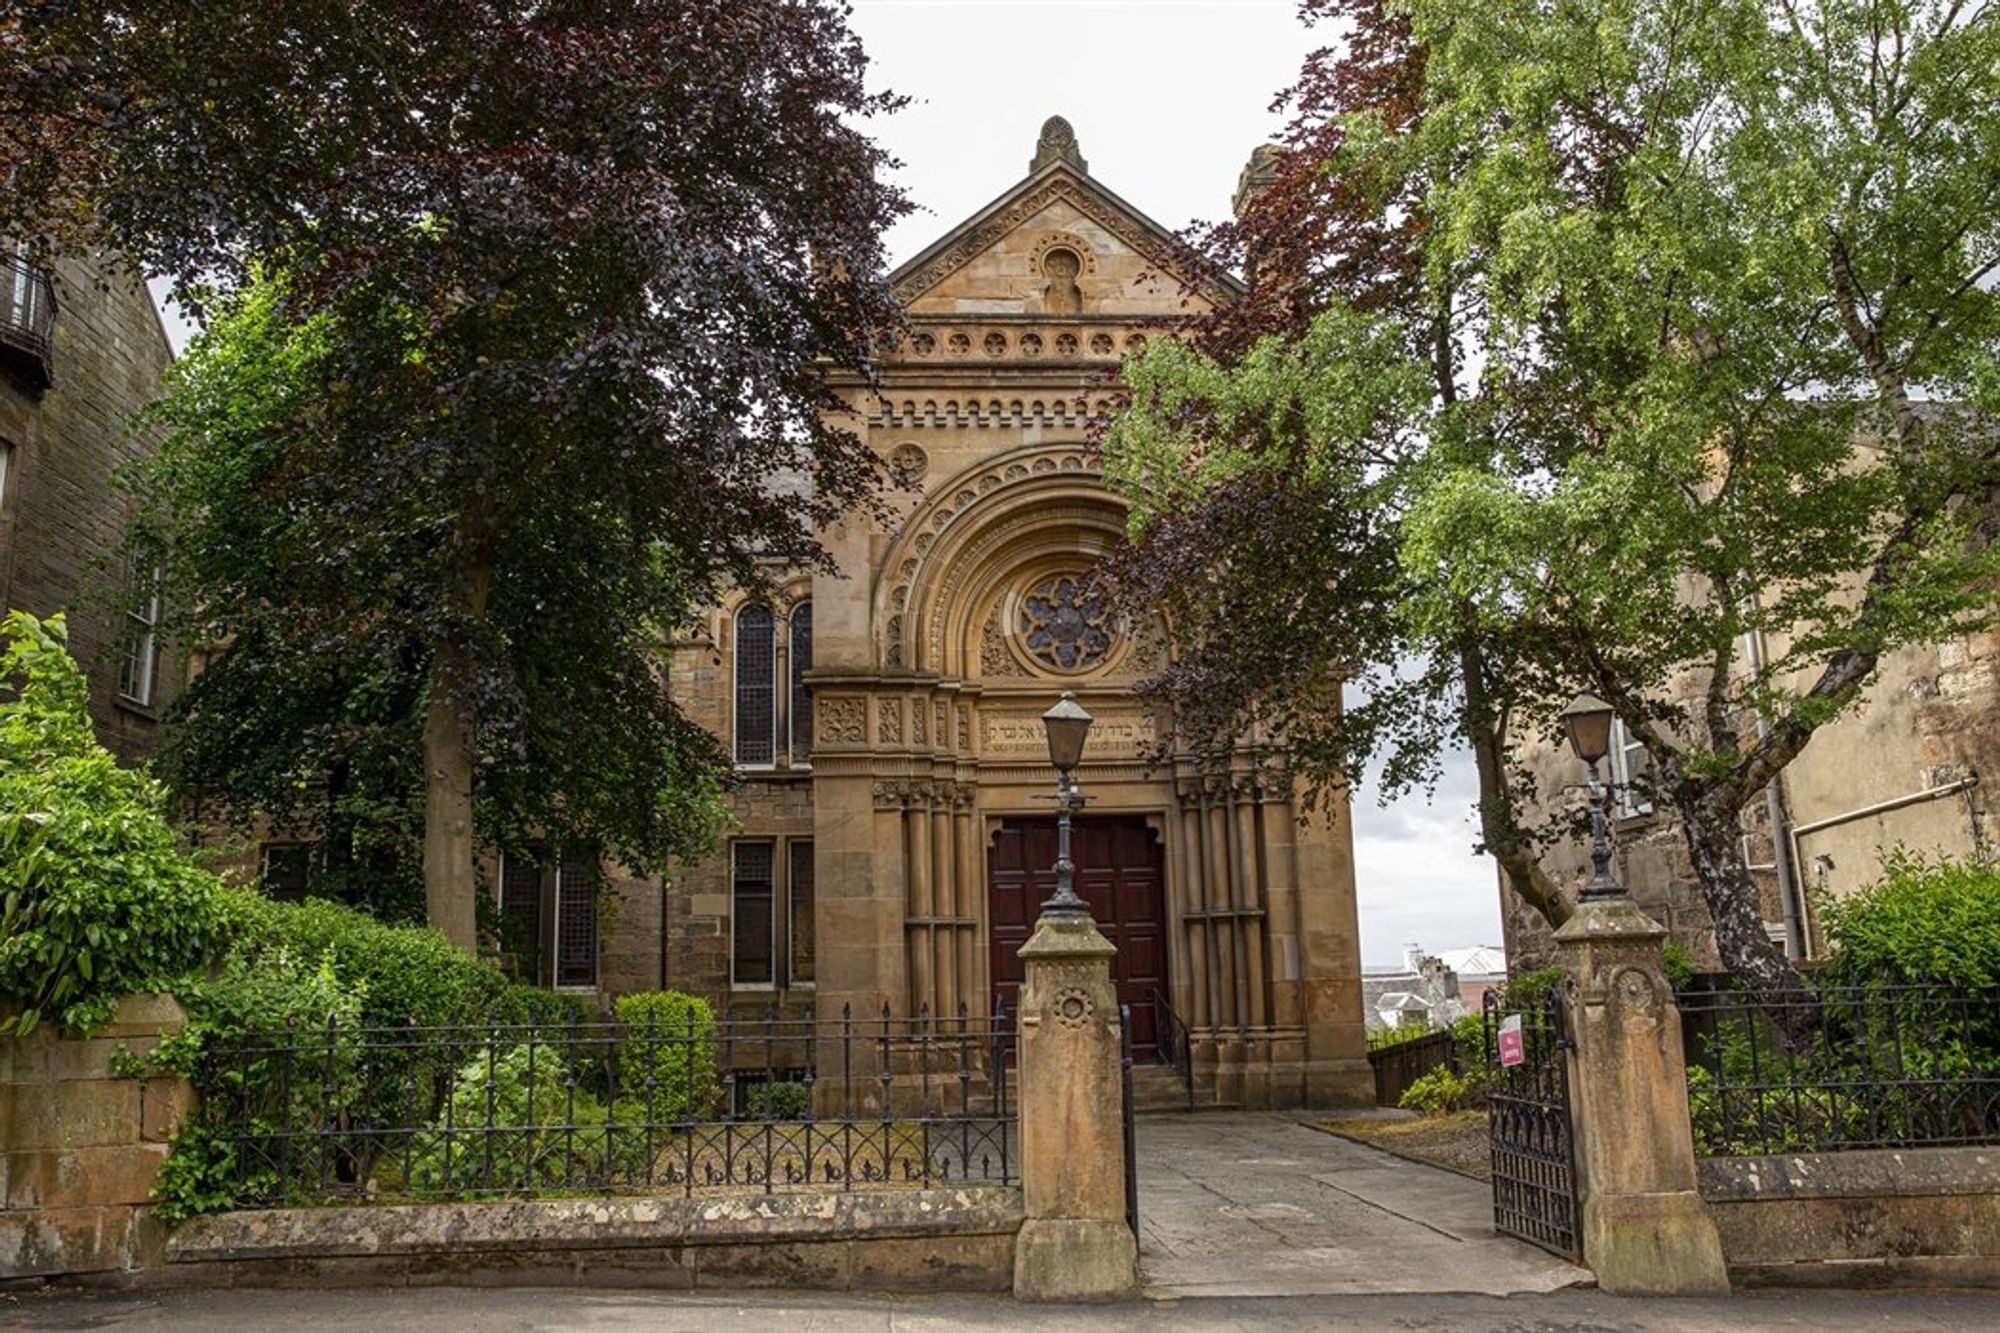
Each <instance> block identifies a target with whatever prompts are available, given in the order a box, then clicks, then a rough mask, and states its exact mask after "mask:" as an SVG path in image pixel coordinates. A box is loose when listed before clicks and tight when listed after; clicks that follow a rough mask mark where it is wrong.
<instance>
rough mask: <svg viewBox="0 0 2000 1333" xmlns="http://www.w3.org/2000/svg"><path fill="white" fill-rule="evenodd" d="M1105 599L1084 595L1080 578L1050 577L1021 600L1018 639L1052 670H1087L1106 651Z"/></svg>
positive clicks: (1109, 616)
mask: <svg viewBox="0 0 2000 1333" xmlns="http://www.w3.org/2000/svg"><path fill="white" fill-rule="evenodd" d="M1112 632H1113V622H1112V613H1111V608H1110V607H1109V606H1108V605H1106V603H1105V599H1104V598H1103V597H1101V596H1098V595H1096V594H1094V593H1087V592H1086V591H1085V581H1084V578H1083V576H1082V575H1079V574H1054V575H1051V576H1050V577H1048V578H1045V579H1043V580H1042V581H1041V582H1040V583H1037V584H1036V585H1035V586H1034V587H1032V588H1030V589H1028V591H1027V593H1026V594H1025V595H1024V596H1023V597H1022V598H1021V615H1020V625H1019V635H1020V640H1021V646H1022V647H1024V648H1026V649H1027V650H1028V655H1029V656H1030V657H1032V658H1034V659H1035V660H1036V661H1037V662H1039V663H1041V664H1042V665H1043V666H1045V667H1049V668H1051V669H1053V670H1056V671H1086V670H1089V669H1090V668H1091V667H1094V666H1097V665H1098V664H1099V663H1101V662H1102V661H1104V655H1105V654H1106V653H1107V652H1109V651H1110V650H1111V639H1112Z"/></svg>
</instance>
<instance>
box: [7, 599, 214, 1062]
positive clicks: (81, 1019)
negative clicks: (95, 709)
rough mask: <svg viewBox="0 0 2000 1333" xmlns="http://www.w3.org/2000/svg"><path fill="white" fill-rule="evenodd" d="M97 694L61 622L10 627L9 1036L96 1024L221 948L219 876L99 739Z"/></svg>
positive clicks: (28, 619)
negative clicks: (193, 853) (94, 716)
mask: <svg viewBox="0 0 2000 1333" xmlns="http://www.w3.org/2000/svg"><path fill="white" fill-rule="evenodd" d="M88 697H89V687H88V685H87V684H86V682H85V680H84V675H83V672H82V670H81V669H79V668H78V666H77V664H76V660H75V659H74V658H72V657H71V656H70V654H69V650H68V645H67V631H66V629H65V627H64V623H63V618H62V617H61V616H59V615H58V616H52V617H50V618H49V619H48V620H47V621H41V620H37V619H36V618H35V617H33V616H31V615H28V614H27V613H26V612H22V611H16V612H13V613H11V614H10V615H8V616H7V618H6V619H5V620H4V621H0V1005H5V1006H11V1007H13V1008H14V1010H15V1012H14V1013H13V1014H12V1015H11V1016H8V1017H4V1018H0V1037H4V1036H9V1035H20V1034H25V1033H27V1032H29V1031H32V1030H33V1029H34V1028H35V1027H36V1026H37V1025H38V1024H40V1023H41V1022H42V1021H43V1020H44V1019H47V1018H53V1019H55V1020H57V1021H59V1022H60V1023H61V1024H62V1025H63V1027H64V1028H65V1029H67V1030H69V1031H71V1032H75V1033H88V1032H91V1031H93V1030H95V1029H96V1028H98V1027H101V1026H102V1025H103V1023H104V1021H105V1020H106V1019H107V1018H109V1017H110V1014H111V1010H112V1009H113V1008H114V1007H115V1006H116V1005H117V1003H118V1000H119V998H120V997H121V996H124V995H128V994H130V993H132V992H134V991H150V990H163V989H169V988H171V987H172V985H173V984H174V981H175V979H176V978H178V977H180V976H181V975H182V974H184V973H187V972H189V971H192V970H194V969H197V968H200V967H203V966H204V965H206V964H207V963H208V962H209V960H210V959H212V958H213V957H214V956H215V955H216V953H217V951H218V950H219V949H220V948H221V946H222V940H223V938H224V934H225V930H226V926H227V920H226V911H225V899H224V891H223V887H222V884H221V882H220V881H219V880H218V879H217V878H216V877H215V876H214V875H212V874H210V873H209V872H208V871H206V870H204V869H202V867H201V866H199V865H198V864H196V863H195V861H194V860H193V859H192V858H191V857H190V856H188V854H187V852H186V851H185V850H184V849H183V848H182V847H181V845H180V838H179V834H178V832H177V831H176V829H175V828H174V825H173V821H172V820H171V819H169V818H168V813H167V812H168V804H167V795H166V792H165V791H164V789H162V788H161V786H160V784H158V783H157V782H155V781H153V780H152V779H151V778H150V777H148V776H146V774H144V773H143V772H140V771H138V770H135V769H129V768H123V767H121V766H120V765H119V764H118V762H117V760H116V759H114V758H113V757H112V756H111V754H110V753H109V752H108V751H106V750H105V748H104V747H103V746H101V745H99V744H98V743H97V737H96V735H95V733H94V732H93V731H92V730H91V725H90V714H89V710H88V708H87V706H86V705H87V701H88Z"/></svg>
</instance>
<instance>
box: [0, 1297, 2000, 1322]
mask: <svg viewBox="0 0 2000 1333" xmlns="http://www.w3.org/2000/svg"><path fill="white" fill-rule="evenodd" d="M0 1329H74V1330H82V1329H188V1330H198V1331H199V1333H272V1331H274V1330H291V1329H359V1330H365V1333H513V1331H514V1330H527V1329H536V1330H543V1329H546V1330H588V1331H590V1333H596V1331H598V1330H606V1329H644V1330H647V1331H648V1333H945V1330H959V1329H1040V1330H1060V1331H1065V1333H1066V1331H1068V1330H1075V1331H1076V1333H1112V1331H1113V1330H1128V1329H1129V1330H1135V1331H1139V1330H1143V1333H1240V1331H1242V1330H1251V1329H1287V1330H1290V1329H1300V1330H1309V1329H1329V1330H1363V1329H1365V1330H1369V1331H1370V1333H1377V1331H1378V1330H1394V1331H1396V1333H1403V1331H1405V1330H1452V1331H1454V1333H1456V1331H1458V1330H1464V1331H1465V1333H1475V1331H1476V1333H1627V1331H1628V1330H1629V1331H1630V1333H1714V1331H1717V1330H1734V1329H1758V1330H1763V1329H1800V1330H1808V1329H1810V1330H1826V1331H1827V1333H1846V1330H1863V1329H1866V1330H1870V1331H1871V1333H1942V1331H1943V1330H1951V1331H1952V1333H1969V1331H1970V1330H1978V1329H2000V1293H1991V1294H1984V1295H1980V1294H1971V1293H1965V1294H1946V1293H1864V1292H1793V1293H1782V1294H1778V1293H1773V1294H1762V1295H1758V1294H1752V1295H1744V1296H1737V1297H1732V1298H1729V1299H1726V1300H1656V1301H1638V1300H1621V1299H1619V1298H1617V1297H1612V1296H1606V1295H1603V1294H1602V1293H1600V1292H1597V1291H1594V1290H1568V1291H1559V1292H1552V1293H1547V1294H1538V1295H1521V1296H1428V1295H1402V1296H1305V1297H1272V1298H1261V1299H1260V1298H1246V1297H1186V1298H1181V1299H1177V1300H1166V1301H1157V1300H1156V1301H1143V1302H1138V1303H1135V1304H1131V1305H1121V1306H1106V1307H1097V1308H1076V1307H1049V1306H1028V1305H1020V1304H1016V1303H1015V1302H1014V1301H1013V1300H1011V1299H1009V1298H1006V1297H905V1298H871V1297H862V1296H837V1295H813V1296H782V1295H768V1296H741V1297H730V1296H725V1295H721V1294H702V1293H694V1294H688V1295H661V1294H656V1293H625V1292H614V1291H590V1292H577V1291H551V1290H535V1289H523V1290H506V1289H498V1288H490V1287H489V1288H480V1289H476V1290H452V1289H446V1288H427V1289H417V1290H372V1291H344V1292H329V1291H231V1290H221V1291H181V1292H165V1293H158V1294H140V1293H129V1292H108V1291H52V1290H38V1291H36V1290H31V1291H13V1292H0Z"/></svg>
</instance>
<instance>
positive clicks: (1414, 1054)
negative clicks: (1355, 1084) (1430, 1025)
mask: <svg viewBox="0 0 2000 1333" xmlns="http://www.w3.org/2000/svg"><path fill="white" fill-rule="evenodd" d="M1458 1065H1459V1058H1458V1041H1457V1038H1455V1037H1453V1036H1452V1034H1451V1033H1450V1032H1449V1031H1448V1030H1447V1031H1442V1032H1426V1033H1425V1034H1423V1035H1422V1036H1420V1037H1412V1038H1410V1039H1409V1040H1408V1041H1399V1042H1396V1043H1394V1044H1392V1045H1389V1046H1377V1047H1376V1048H1375V1049H1373V1050H1371V1051H1369V1052H1368V1067H1369V1068H1370V1069H1371V1070H1373V1071H1374V1074H1375V1104H1376V1105H1377V1106H1399V1105H1401V1104H1402V1100H1403V1094H1404V1093H1405V1092H1407V1091H1409V1088H1410V1085H1411V1084H1412V1083H1415V1082H1416V1081H1417V1080H1418V1079H1420V1078H1422V1077H1423V1076H1424V1075H1425V1074H1428V1073H1430V1072H1431V1070H1433V1069H1436V1068H1438V1067H1439V1066H1444V1067H1446V1068H1449V1069H1450V1070H1451V1071H1452V1072H1453V1073H1459V1072H1462V1071H1460V1070H1459V1068H1458Z"/></svg>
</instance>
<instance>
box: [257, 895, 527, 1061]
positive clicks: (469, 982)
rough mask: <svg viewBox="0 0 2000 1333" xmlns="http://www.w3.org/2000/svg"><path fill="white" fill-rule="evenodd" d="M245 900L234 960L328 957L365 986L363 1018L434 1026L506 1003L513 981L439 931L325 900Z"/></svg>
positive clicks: (465, 1019) (481, 1013) (466, 1018)
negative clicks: (381, 918)
mask: <svg viewBox="0 0 2000 1333" xmlns="http://www.w3.org/2000/svg"><path fill="white" fill-rule="evenodd" d="M244 898H245V899H246V901H245V902H244V903H243V904H242V907H241V911H240V914H239V923H238V927H237V932H236V938H235V941H234V944H233V946H232V949H231V958H230V963H231V965H232V966H241V967H245V968H255V967H256V966H258V965H259V964H260V962H261V961H262V960H263V959H265V958H269V957H272V956H275V955H276V954H279V953H293V954H299V955H302V956H304V957H308V958H320V957H328V958H331V959H332V961H333V967H334V970H335V971H336V972H338V973H339V974H340V975H341V976H342V977H345V978H347V979H348V980H350V981H352V982H355V983H357V984H359V985H361V986H364V987H365V988H366V990H367V1002H366V1005H365V1007H364V1009H363V1011H362V1020H363V1021H364V1022H365V1023H370V1024H380V1025H389V1024H397V1025H400V1024H406V1023H415V1024H417V1025H418V1026H420V1027H435V1026H438V1025H441V1024H445V1023H460V1022H469V1021H472V1020H473V1019H475V1018H483V1017H484V1016H485V1015H486V1014H487V1013H488V1012H489V1011H498V1010H504V1009H506V1008H507V1007H508V1004H509V1001H510V996H509V991H510V990H511V989H512V988H513V984H514V983H513V982H511V981H510V980H509V979H508V977H507V975H506V974H505V973H503V972H501V971H500V969H499V968H497V967H494V966H492V965H491V964H488V963H483V962H480V961H479V960H478V959H475V958H470V957H468V956H467V955H465V954H464V953H462V952H460V951H459V950H458V949H455V948H453V947H452V945H451V943H450V942H449V941H448V940H446V939H445V937H444V936H443V935H440V934H439V933H438V932H437V931H434V930H431V929H429V928H427V927H423V926H390V925H384V924H383V923H382V922H380V921H377V920H376V919H375V918H373V917H371V916H368V915H366V914H365V913H362V912H358V911H356V910H354V909H353V908H351V907H344V906H342V905H341V904H339V903H334V902H328V901H326V900H324V899H306V900H304V901H300V902H276V901H273V900H271V899H268V898H265V897H263V896H261V895H259V894H254V893H248V892H246V893H245V894H244Z"/></svg>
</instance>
